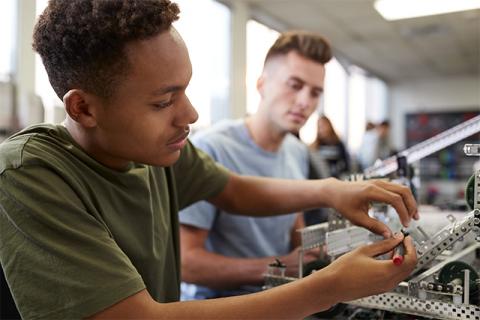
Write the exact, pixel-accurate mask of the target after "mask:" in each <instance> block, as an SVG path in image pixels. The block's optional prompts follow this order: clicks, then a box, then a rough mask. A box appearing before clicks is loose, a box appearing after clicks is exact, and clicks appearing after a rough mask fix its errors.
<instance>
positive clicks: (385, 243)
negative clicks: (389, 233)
mask: <svg viewBox="0 0 480 320" xmlns="http://www.w3.org/2000/svg"><path fill="white" fill-rule="evenodd" d="M403 238H404V236H403V233H401V232H398V233H396V234H395V236H394V237H393V238H389V239H385V240H382V241H378V242H375V243H372V244H370V245H368V246H364V247H362V248H361V251H362V252H363V253H365V254H366V255H367V256H370V257H376V256H379V255H381V254H384V253H387V252H389V251H391V250H393V248H395V247H396V246H398V245H399V244H400V243H401V242H402V241H403Z"/></svg>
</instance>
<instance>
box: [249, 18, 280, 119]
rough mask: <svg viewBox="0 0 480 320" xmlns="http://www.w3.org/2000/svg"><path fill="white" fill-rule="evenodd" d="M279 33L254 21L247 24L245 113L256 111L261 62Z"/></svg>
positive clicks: (258, 99)
mask: <svg viewBox="0 0 480 320" xmlns="http://www.w3.org/2000/svg"><path fill="white" fill-rule="evenodd" d="M278 36H279V33H278V32H277V31H275V30H273V29H270V28H268V27H267V26H265V25H263V24H261V23H259V22H257V21H255V20H249V21H248V22H247V70H246V81H247V83H246V87H247V113H248V114H253V113H255V112H256V111H257V108H258V103H259V102H260V96H259V94H258V91H257V79H258V77H260V75H261V73H262V70H263V62H264V60H265V56H266V55H267V52H268V49H270V47H271V46H272V44H273V43H274V42H275V40H276V39H277V38H278Z"/></svg>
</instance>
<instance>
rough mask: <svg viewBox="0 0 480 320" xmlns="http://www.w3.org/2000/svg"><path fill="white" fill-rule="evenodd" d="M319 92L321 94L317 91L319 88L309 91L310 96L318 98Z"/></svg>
mask: <svg viewBox="0 0 480 320" xmlns="http://www.w3.org/2000/svg"><path fill="white" fill-rule="evenodd" d="M321 94H322V92H321V91H319V90H312V92H311V93H310V95H311V96H312V98H318V97H320V95H321Z"/></svg>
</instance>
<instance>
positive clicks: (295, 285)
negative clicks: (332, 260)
mask: <svg viewBox="0 0 480 320" xmlns="http://www.w3.org/2000/svg"><path fill="white" fill-rule="evenodd" d="M332 287H333V281H332V280H331V278H328V276H327V275H325V277H324V280H323V281H318V280H317V283H316V284H315V285H314V282H313V281H308V280H306V279H303V280H298V281H294V282H292V283H289V284H286V285H282V286H279V287H276V288H273V289H269V290H266V291H262V292H259V293H255V294H249V295H244V296H237V297H230V298H225V299H213V300H208V301H192V302H191V303H188V304H183V305H182V312H184V313H183V314H180V315H178V314H175V315H174V314H173V313H172V317H177V316H178V318H190V319H191V318H193V317H192V315H195V318H197V319H201V318H204V319H232V318H233V319H303V318H305V317H307V316H308V315H311V314H313V313H316V312H318V311H320V310H325V309H327V308H329V307H330V306H331V305H333V304H335V303H336V302H338V301H335V298H334V297H333V296H331V295H330V294H329V293H328V292H331V288H332ZM167 306H168V305H167ZM173 307H174V306H172V312H175V311H173V309H174V308H173Z"/></svg>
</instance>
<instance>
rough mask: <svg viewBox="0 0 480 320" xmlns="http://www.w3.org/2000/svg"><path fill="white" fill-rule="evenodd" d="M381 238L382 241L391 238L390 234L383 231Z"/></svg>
mask: <svg viewBox="0 0 480 320" xmlns="http://www.w3.org/2000/svg"><path fill="white" fill-rule="evenodd" d="M382 236H383V238H384V239H388V238H390V237H391V236H392V234H391V233H390V232H388V231H385V232H384V233H382Z"/></svg>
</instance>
